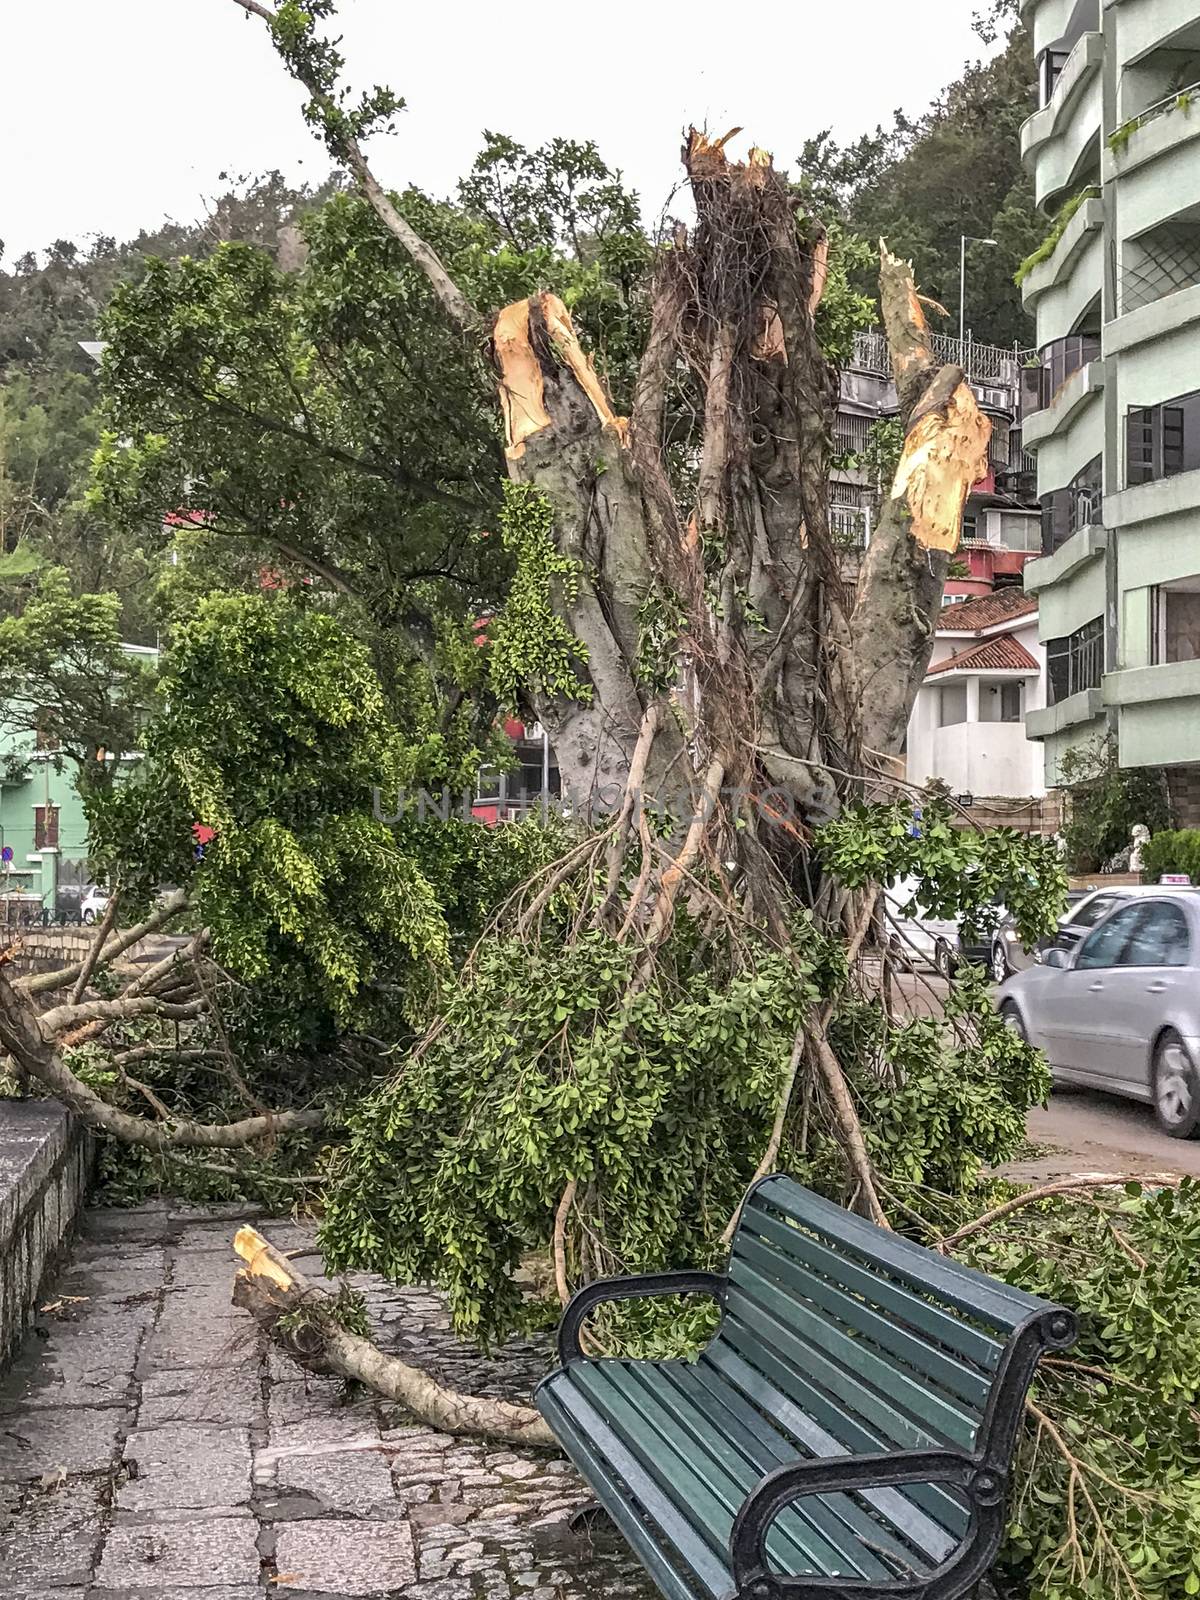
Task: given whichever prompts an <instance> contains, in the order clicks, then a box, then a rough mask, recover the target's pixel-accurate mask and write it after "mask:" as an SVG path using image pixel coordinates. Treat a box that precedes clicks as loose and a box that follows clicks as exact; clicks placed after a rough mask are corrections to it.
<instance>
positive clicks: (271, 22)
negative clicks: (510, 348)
mask: <svg viewBox="0 0 1200 1600" xmlns="http://www.w3.org/2000/svg"><path fill="white" fill-rule="evenodd" d="M233 3H234V4H235V5H237V6H240V7H241V9H242V10H243V11H246V12H249V13H250V14H251V15H253V16H256V17H261V18H262V20H263V21H264V22H265V23H266V24H267V26H268V28H270V30H271V36H272V38H273V39H275V38H277V35H276V28H277V19H276V15H275V13H274V12H273V11H272V10H271V9H270V8H269V7H268V6H265V5H261V4H259V0H233ZM284 59H285V60H287V62H288V67H289V70H291V71H292V72H293V74H294V76H296V77H297V78H298V79H299V81H300V82H301V83H302V84H303V85H304V87H305V88H306V89H307V90H308V92H309V94H310V95H311V96H312V97H313V100H314V102H316V104H317V105H318V106H322V107H323V106H327V105H328V96H327V95H326V93H325V91H324V89H323V88H322V86H321V85H320V84H319V83H317V82H316V81H315V80H314V79H313V78H312V77H311V76H310V75H308V74H307V73H305V72H303V71H302V70H298V69H297V67H296V65H295V64H294V62H293V61H292V60H291V59H289V58H288V57H287V56H286V55H285V57H284ZM338 152H339V154H340V155H341V156H342V157H343V159H344V160H345V162H346V165H347V166H348V167H349V168H350V171H351V172H352V173H353V174H354V176H355V178H356V179H357V180H358V186H359V188H360V189H361V190H362V192H363V194H364V195H365V197H366V199H367V200H368V201H369V202H370V204H371V207H372V209H373V210H374V212H375V214H376V216H377V217H378V218H379V220H380V221H381V222H382V223H383V225H384V227H385V228H386V229H387V230H388V232H389V233H390V234H391V235H392V237H393V238H394V239H396V240H397V242H398V243H399V244H400V245H401V246H402V248H403V249H404V250H406V251H407V252H408V254H409V256H411V258H412V260H413V262H414V264H415V265H416V266H417V267H419V268H420V270H421V271H422V272H423V273H424V274H425V277H426V279H427V280H428V282H429V286H430V288H431V289H432V290H433V292H434V295H435V296H436V297H437V300H438V303H439V304H440V305H441V307H442V309H443V311H445V313H446V315H447V316H448V317H449V318H450V320H451V322H453V323H454V324H455V326H456V327H458V328H459V329H460V331H461V332H463V333H466V334H478V333H479V332H480V329H481V321H480V317H479V313H478V312H477V311H476V310H475V307H474V306H473V305H472V304H471V302H470V301H469V300H468V299H467V297H466V295H465V294H463V292H462V290H461V289H460V288H459V287H458V285H457V284H456V283H455V282H454V280H453V278H452V277H451V276H450V274H449V273H448V272H447V271H446V268H445V267H444V266H443V265H442V261H441V258H440V257H439V256H438V253H437V251H436V250H434V249H433V248H432V246H430V245H428V244H426V242H425V240H424V239H422V238H421V236H420V234H419V233H418V232H417V231H416V229H415V228H413V227H412V226H411V224H409V223H408V222H406V221H405V219H404V218H403V217H402V216H401V215H400V213H399V212H398V211H397V210H396V208H395V206H394V205H393V204H392V202H391V200H390V198H389V197H388V195H387V193H386V192H385V190H384V189H383V187H382V185H381V184H380V183H379V181H378V179H377V178H376V177H375V175H374V173H373V172H372V171H371V169H370V167H369V166H368V164H367V158H366V157H365V156H364V154H363V152H362V148H361V146H360V145H359V143H358V140H357V139H355V138H354V137H353V136H352V135H350V134H349V133H342V134H341V135H340V136H339V138H338Z"/></svg>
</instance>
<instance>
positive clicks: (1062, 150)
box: [1021, 33, 1104, 211]
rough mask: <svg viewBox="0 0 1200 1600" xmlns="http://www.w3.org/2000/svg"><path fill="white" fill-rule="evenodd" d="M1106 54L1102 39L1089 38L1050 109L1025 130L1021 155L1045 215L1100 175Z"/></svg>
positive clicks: (1078, 49)
mask: <svg viewBox="0 0 1200 1600" xmlns="http://www.w3.org/2000/svg"><path fill="white" fill-rule="evenodd" d="M1103 54H1104V38H1103V35H1102V34H1100V33H1085V34H1084V35H1083V36H1082V37H1081V38H1080V39H1079V41H1078V42H1077V43H1076V45H1075V47H1074V48H1073V49H1072V51H1071V54H1070V57H1069V58H1068V60H1067V62H1066V65H1065V66H1064V67H1063V69H1062V72H1061V73H1060V74H1059V76H1058V80H1057V82H1056V84H1055V86H1054V93H1053V94H1052V95H1051V97H1050V101H1049V104H1048V105H1046V106H1043V108H1042V109H1041V110H1040V111H1035V112H1034V114H1033V116H1031V117H1030V118H1028V120H1027V121H1026V122H1025V124H1024V126H1023V127H1022V129H1021V155H1022V158H1023V160H1024V161H1025V163H1026V165H1027V166H1028V167H1029V168H1030V170H1031V171H1032V173H1033V181H1034V193H1035V198H1036V200H1037V203H1038V205H1039V206H1041V207H1042V208H1043V209H1044V210H1046V211H1053V210H1054V209H1055V208H1056V207H1057V206H1058V205H1059V204H1061V202H1062V200H1063V199H1064V198H1065V197H1066V196H1067V195H1068V194H1069V193H1071V192H1072V191H1073V190H1074V189H1076V188H1078V187H1080V185H1081V184H1082V183H1085V182H1088V181H1090V180H1093V179H1094V178H1095V176H1096V175H1097V173H1098V170H1099V166H1100V132H1101V125H1102V122H1103V110H1102V98H1101V84H1100V77H1101V75H1100V62H1101V60H1102V58H1103Z"/></svg>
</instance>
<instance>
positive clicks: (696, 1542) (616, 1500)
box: [538, 1368, 731, 1600]
mask: <svg viewBox="0 0 1200 1600" xmlns="http://www.w3.org/2000/svg"><path fill="white" fill-rule="evenodd" d="M538 1405H539V1406H540V1407H541V1410H542V1413H543V1415H544V1416H545V1417H546V1419H547V1421H548V1422H550V1423H551V1425H552V1427H553V1428H554V1432H555V1437H556V1438H558V1439H559V1440H560V1441H561V1442H562V1444H563V1446H564V1448H565V1449H566V1451H567V1454H568V1455H569V1456H571V1458H572V1460H574V1461H575V1464H576V1466H578V1467H579V1468H580V1470H581V1471H582V1472H584V1474H585V1476H586V1477H587V1480H588V1482H589V1483H590V1484H591V1486H592V1488H593V1489H595V1491H596V1494H597V1496H598V1498H599V1499H600V1502H601V1504H602V1505H603V1506H604V1508H605V1510H606V1511H607V1512H608V1513H609V1515H610V1516H611V1517H612V1518H613V1520H614V1521H615V1522H616V1524H617V1526H618V1527H619V1528H620V1530H621V1532H622V1533H623V1534H624V1535H625V1537H626V1538H627V1539H628V1540H629V1542H630V1544H631V1545H632V1546H633V1547H634V1549H635V1550H636V1551H637V1553H638V1555H639V1556H641V1557H642V1559H643V1560H646V1559H647V1555H650V1556H652V1557H655V1556H656V1557H657V1560H656V1565H657V1566H658V1567H659V1568H660V1569H661V1568H665V1569H666V1572H667V1573H673V1572H674V1568H673V1567H671V1565H670V1563H669V1562H668V1561H667V1559H666V1556H665V1555H664V1553H663V1552H662V1551H661V1549H660V1548H659V1547H658V1546H657V1545H656V1544H655V1543H654V1541H653V1538H652V1535H651V1532H650V1530H649V1529H648V1528H647V1527H646V1525H645V1524H644V1523H643V1522H642V1521H641V1519H640V1518H639V1517H638V1516H637V1515H636V1511H635V1509H634V1507H631V1506H630V1504H629V1500H628V1498H627V1497H626V1496H623V1495H622V1494H621V1492H620V1487H619V1485H620V1483H621V1482H623V1483H624V1484H625V1486H626V1488H627V1490H628V1493H629V1494H630V1495H632V1496H633V1499H634V1501H635V1502H636V1503H637V1505H638V1506H640V1507H641V1509H642V1510H643V1511H644V1512H645V1514H646V1516H647V1517H648V1519H649V1520H650V1522H652V1523H653V1524H654V1525H655V1526H656V1527H657V1528H658V1529H659V1531H660V1533H661V1535H662V1537H663V1538H665V1539H666V1541H667V1542H668V1543H669V1544H671V1545H673V1546H674V1548H675V1549H676V1550H677V1551H678V1552H679V1554H680V1555H681V1556H682V1558H683V1561H684V1563H685V1565H686V1567H687V1568H688V1569H689V1571H690V1573H691V1574H692V1577H693V1584H692V1586H691V1590H692V1592H690V1593H689V1587H688V1586H687V1585H686V1583H684V1580H683V1579H682V1578H680V1577H679V1575H678V1574H675V1577H676V1581H677V1582H679V1583H681V1584H683V1585H684V1594H685V1595H687V1597H688V1600H695V1594H694V1591H695V1588H696V1587H697V1586H698V1587H699V1589H700V1590H701V1591H702V1592H705V1593H707V1594H708V1595H710V1596H712V1600H723V1597H724V1596H726V1595H727V1594H728V1593H729V1590H730V1587H731V1578H730V1573H729V1568H728V1565H727V1564H726V1563H725V1562H723V1561H720V1560H718V1558H717V1557H716V1556H715V1555H714V1554H713V1552H712V1550H711V1549H710V1548H709V1546H708V1544H707V1543H706V1542H705V1540H703V1539H702V1538H701V1537H700V1535H699V1534H698V1533H697V1532H696V1530H695V1528H694V1527H693V1526H692V1524H691V1523H690V1522H689V1521H688V1519H687V1518H686V1517H685V1516H684V1515H683V1513H682V1512H681V1511H680V1509H679V1507H678V1506H677V1505H676V1504H675V1503H674V1502H673V1501H672V1499H671V1498H670V1496H669V1495H667V1494H665V1493H664V1492H663V1490H662V1489H661V1488H660V1486H659V1484H658V1483H657V1482H656V1480H655V1479H654V1478H653V1477H652V1476H651V1475H650V1474H649V1473H648V1472H647V1471H646V1470H645V1468H644V1467H643V1466H642V1465H641V1463H640V1462H639V1461H638V1459H637V1457H636V1456H635V1455H634V1454H633V1453H632V1452H631V1451H630V1450H628V1449H627V1448H626V1446H625V1444H624V1443H623V1441H622V1440H621V1439H620V1438H619V1437H618V1436H617V1434H616V1433H615V1432H614V1431H613V1429H612V1428H610V1427H609V1425H608V1423H607V1422H606V1421H605V1420H604V1418H603V1417H602V1416H601V1415H600V1413H599V1412H598V1411H597V1410H596V1408H595V1407H594V1406H593V1405H592V1404H591V1403H590V1401H589V1400H588V1399H587V1397H586V1396H585V1395H584V1393H583V1391H582V1390H581V1389H579V1388H578V1387H577V1386H576V1385H575V1384H573V1383H571V1382H570V1381H569V1372H568V1369H566V1368H562V1369H560V1370H559V1371H558V1372H555V1373H552V1374H551V1376H550V1377H549V1378H548V1379H546V1381H545V1382H543V1383H542V1384H541V1386H540V1387H539V1389H538ZM589 1455H590V1456H591V1458H592V1460H593V1461H595V1462H596V1463H597V1465H596V1468H595V1471H594V1472H593V1470H591V1469H590V1466H589V1462H588V1459H587V1458H588V1456H589ZM651 1571H654V1568H653V1567H652V1568H651ZM655 1576H656V1578H657V1576H658V1573H657V1572H655ZM668 1581H669V1580H668ZM672 1587H673V1586H672ZM664 1592H665V1593H668V1594H670V1593H671V1590H670V1589H667V1590H664ZM673 1600H684V1596H683V1595H675V1596H673Z"/></svg>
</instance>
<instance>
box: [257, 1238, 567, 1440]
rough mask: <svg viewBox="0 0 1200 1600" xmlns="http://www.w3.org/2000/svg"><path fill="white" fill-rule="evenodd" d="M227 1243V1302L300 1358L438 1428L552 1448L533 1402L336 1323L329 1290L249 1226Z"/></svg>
mask: <svg viewBox="0 0 1200 1600" xmlns="http://www.w3.org/2000/svg"><path fill="white" fill-rule="evenodd" d="M233 1248H234V1250H235V1251H236V1252H237V1254H238V1255H239V1256H240V1257H241V1259H242V1260H243V1261H244V1262H245V1263H246V1265H245V1266H244V1267H242V1268H241V1269H240V1270H239V1272H238V1273H237V1276H236V1277H235V1279H234V1285H233V1303H234V1305H236V1306H241V1307H242V1308H243V1309H244V1310H247V1311H249V1312H250V1313H251V1315H252V1316H253V1317H254V1318H255V1320H256V1321H257V1322H258V1323H259V1325H260V1326H261V1327H263V1328H265V1329H266V1331H267V1332H268V1333H269V1334H270V1336H271V1338H272V1339H273V1340H274V1341H275V1342H276V1344H278V1345H279V1346H280V1348H281V1349H282V1350H284V1351H285V1352H286V1353H287V1354H288V1355H289V1356H291V1357H292V1359H293V1360H294V1361H295V1362H296V1363H297V1364H298V1365H299V1366H302V1367H308V1368H310V1369H313V1370H316V1371H326V1372H336V1373H337V1374H338V1375H339V1376H341V1377H343V1378H353V1379H356V1380H357V1381H358V1382H359V1383H363V1384H366V1386H367V1388H368V1389H373V1390H374V1391H375V1393H376V1394H381V1395H383V1396H385V1397H386V1398H387V1399H388V1400H394V1401H396V1403H397V1404H398V1405H401V1406H403V1407H404V1409H405V1410H406V1411H408V1412H410V1413H411V1414H412V1415H413V1416H414V1417H415V1418H416V1419H417V1421H418V1422H424V1423H426V1424H427V1425H428V1426H429V1427H431V1428H436V1429H438V1431H439V1432H441V1433H453V1434H465V1435H472V1436H475V1437H479V1438H484V1439H495V1440H499V1441H502V1442H503V1443H505V1444H521V1445H539V1446H542V1447H544V1448H548V1449H557V1445H556V1443H555V1439H554V1435H553V1434H552V1433H551V1432H550V1429H549V1428H548V1427H547V1426H546V1424H545V1423H544V1422H543V1421H542V1419H541V1417H540V1416H538V1414H537V1412H536V1411H534V1410H533V1409H532V1407H530V1406H518V1405H512V1404H510V1402H509V1401H507V1400H487V1399H483V1398H481V1397H479V1396H476V1395H465V1394H459V1393H458V1392H457V1391H456V1390H454V1389H447V1388H446V1387H445V1385H444V1384H440V1383H437V1382H436V1381H435V1380H434V1379H433V1378H431V1377H430V1376H429V1375H428V1373H425V1372H422V1371H421V1370H420V1368H419V1367H412V1366H409V1364H408V1363H407V1362H406V1361H401V1360H400V1359H399V1357H397V1356H389V1355H386V1354H385V1353H384V1352H383V1351H382V1350H380V1349H379V1348H378V1346H376V1345H374V1344H372V1343H371V1341H370V1340H369V1339H364V1338H363V1337H362V1336H361V1335H359V1334H357V1333H351V1332H350V1331H349V1330H348V1329H347V1328H344V1327H342V1326H341V1324H340V1323H339V1322H338V1320H337V1316H336V1303H335V1300H334V1297H333V1296H332V1295H330V1294H329V1293H327V1292H326V1290H324V1289H322V1288H320V1287H319V1286H318V1285H317V1284H315V1283H313V1282H312V1281H311V1279H309V1278H306V1277H305V1276H304V1275H303V1274H302V1273H300V1272H298V1271H297V1270H296V1268H295V1267H294V1266H293V1265H292V1263H291V1262H290V1261H289V1260H288V1259H287V1258H286V1256H283V1255H281V1254H280V1253H279V1251H278V1250H276V1249H275V1248H274V1246H273V1245H271V1244H270V1242H269V1241H268V1240H266V1239H264V1238H263V1236H262V1234H261V1233H258V1232H257V1231H256V1230H255V1229H254V1228H239V1229H238V1231H237V1234H236V1235H235V1237H234V1241H233ZM281 1317H287V1319H288V1321H287V1325H286V1328H281V1327H280V1318H281Z"/></svg>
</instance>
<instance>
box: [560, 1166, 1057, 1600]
mask: <svg viewBox="0 0 1200 1600" xmlns="http://www.w3.org/2000/svg"><path fill="white" fill-rule="evenodd" d="M663 1294H707V1295H712V1296H714V1297H715V1298H716V1299H717V1300H718V1302H719V1303H720V1308H721V1322H720V1326H719V1328H718V1330H717V1333H716V1335H715V1337H714V1338H713V1340H712V1341H711V1343H710V1344H709V1345H708V1346H707V1347H706V1348H705V1349H704V1351H703V1352H702V1354H701V1355H700V1357H699V1359H697V1360H695V1361H625V1360H616V1359H611V1360H610V1359H601V1360H592V1359H589V1358H587V1357H585V1356H584V1354H583V1351H582V1349H581V1347H580V1329H581V1326H582V1323H583V1321H584V1318H585V1317H586V1316H587V1314H588V1313H589V1312H590V1311H591V1310H592V1308H593V1307H595V1306H597V1305H599V1304H601V1303H602V1302H604V1301H611V1300H620V1299H631V1298H638V1297H642V1296H646V1295H663ZM1075 1335H1076V1326H1075V1319H1074V1317H1073V1316H1072V1315H1071V1313H1070V1312H1069V1311H1065V1310H1063V1309H1062V1307H1060V1306H1055V1305H1051V1304H1050V1303H1049V1302H1048V1301H1045V1300H1039V1299H1037V1298H1035V1297H1034V1296H1033V1295H1029V1294H1025V1293H1023V1292H1022V1291H1021V1290H1019V1289H1013V1288H1010V1287H1009V1285H1007V1284H1005V1283H1000V1282H998V1281H997V1280H995V1279H993V1278H989V1277H987V1276H985V1275H984V1274H983V1273H980V1272H975V1271H972V1270H971V1269H970V1268H968V1267H964V1266H960V1265H959V1264H958V1263H957V1262H954V1261H950V1260H947V1259H946V1258H945V1257H943V1256H940V1255H937V1254H936V1253H935V1252H933V1251H931V1250H925V1249H923V1248H921V1246H919V1245H915V1244H911V1243H909V1242H908V1241H907V1240H905V1239H901V1238H899V1237H897V1235H896V1234H894V1233H889V1232H887V1231H886V1230H885V1229H882V1228H877V1227H875V1226H874V1225H873V1224H872V1223H869V1222H866V1221H864V1220H863V1219H862V1218H861V1217H857V1216H853V1215H852V1214H851V1213H850V1212H848V1211H844V1210H842V1209H841V1208H840V1207H838V1206H835V1205H831V1204H830V1203H829V1202H828V1201H827V1200H822V1199H821V1198H820V1197H819V1196H817V1195H815V1194H812V1193H811V1192H810V1191H809V1190H807V1189H803V1188H801V1187H800V1185H799V1184H797V1183H794V1182H792V1180H791V1179H790V1178H785V1177H778V1176H776V1177H771V1178H767V1179H764V1180H763V1181H762V1182H761V1183H759V1184H757V1185H756V1186H755V1187H754V1189H753V1190H752V1191H751V1193H750V1195H749V1197H748V1199H747V1202H746V1205H745V1206H744V1208H743V1211H742V1215H741V1220H740V1222H739V1224H738V1229H737V1233H736V1236H735V1238H734V1241H733V1247H732V1251H731V1254H730V1260H729V1267H728V1272H727V1274H725V1275H721V1274H718V1273H712V1272H673V1273H661V1274H655V1275H649V1276H644V1277H632V1278H613V1279H608V1280H605V1281H603V1282H598V1283H593V1284H589V1285H588V1286H587V1287H586V1288H585V1289H583V1290H581V1291H580V1292H579V1293H578V1294H577V1295H576V1296H575V1297H574V1298H573V1299H572V1301H571V1303H570V1305H569V1306H568V1308H567V1310H566V1312H565V1314H564V1316H563V1320H562V1326H561V1328H560V1330H559V1354H560V1356H561V1360H562V1365H561V1366H559V1367H558V1368H556V1369H555V1371H554V1372H552V1373H551V1374H550V1376H549V1377H547V1378H546V1379H544V1380H543V1382H542V1383H541V1385H540V1386H539V1388H538V1393H537V1403H538V1407H539V1409H540V1410H541V1412H542V1415H543V1416H544V1417H545V1419H546V1421H547V1422H548V1423H549V1425H550V1427H551V1429H552V1430H553V1432H554V1434H555V1436H556V1437H557V1438H558V1440H559V1441H560V1442H561V1444H562V1446H563V1448H564V1449H565V1451H566V1452H567V1454H568V1455H569V1456H570V1458H571V1460H572V1461H573V1462H574V1463H575V1465H576V1467H577V1468H578V1469H579V1471H580V1473H581V1474H582V1475H583V1477H584V1478H585V1479H586V1480H587V1482H588V1483H589V1485H590V1486H591V1489H592V1492H593V1493H594V1494H595V1496H596V1499H597V1500H598V1502H599V1504H600V1506H601V1507H602V1508H603V1509H604V1511H606V1512H607V1513H608V1515H609V1516H610V1517H611V1518H612V1520H613V1522H614V1523H615V1524H616V1526H617V1527H618V1528H619V1529H620V1531H621V1532H622V1534H623V1535H624V1536H625V1538H626V1539H627V1540H628V1541H629V1544H630V1545H631V1546H632V1548H633V1550H634V1552H635V1553H636V1554H637V1556H638V1558H639V1560H640V1561H641V1562H642V1564H643V1566H644V1567H645V1568H646V1570H647V1571H648V1572H649V1574H650V1576H651V1577H652V1578H653V1579H654V1582H655V1583H656V1584H657V1586H658V1588H659V1589H660V1590H661V1591H662V1593H663V1594H664V1595H665V1596H666V1597H667V1600H727V1597H729V1596H733V1595H736V1596H738V1597H739V1600H834V1597H835V1596H836V1597H839V1600H848V1597H851V1596H857V1597H862V1600H868V1597H869V1600H875V1597H879V1600H882V1597H883V1596H895V1597H897V1600H899V1597H910V1600H951V1597H953V1596H957V1595H963V1594H966V1593H967V1592H968V1591H969V1590H970V1589H971V1588H972V1587H973V1586H974V1585H975V1584H976V1583H977V1582H978V1581H979V1580H980V1578H981V1577H983V1575H984V1574H985V1573H986V1572H987V1570H988V1568H989V1567H990V1566H991V1564H992V1562H993V1560H994V1559H995V1556H996V1552H997V1549H998V1547H999V1544H1000V1539H1001V1536H1002V1534H1003V1531H1004V1520H1005V1500H1006V1496H1007V1487H1008V1474H1009V1470H1010V1467H1011V1463H1012V1457H1013V1452H1014V1450H1015V1448H1016V1442H1017V1438H1018V1435H1019V1430H1020V1426H1021V1419H1022V1413H1023V1409H1024V1403H1025V1397H1026V1393H1027V1391H1028V1388H1029V1385H1030V1383H1031V1381H1032V1379H1033V1373H1034V1368H1035V1367H1036V1365H1037V1362H1038V1359H1039V1358H1040V1356H1041V1355H1042V1354H1043V1353H1044V1352H1045V1351H1047V1350H1062V1349H1065V1348H1068V1347H1069V1346H1070V1345H1071V1344H1072V1343H1073V1342H1074V1340H1075Z"/></svg>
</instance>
